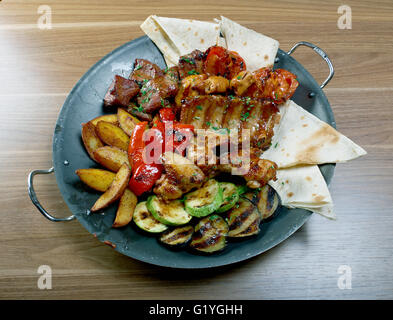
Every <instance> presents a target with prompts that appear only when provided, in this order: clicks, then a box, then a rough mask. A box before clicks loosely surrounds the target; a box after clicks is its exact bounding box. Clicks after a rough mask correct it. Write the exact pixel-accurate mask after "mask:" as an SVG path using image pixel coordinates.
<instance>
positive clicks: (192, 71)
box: [187, 69, 199, 75]
mask: <svg viewBox="0 0 393 320" xmlns="http://www.w3.org/2000/svg"><path fill="white" fill-rule="evenodd" d="M187 74H189V75H196V74H199V73H198V72H196V71H195V69H192V70H191V71H188V72H187Z"/></svg>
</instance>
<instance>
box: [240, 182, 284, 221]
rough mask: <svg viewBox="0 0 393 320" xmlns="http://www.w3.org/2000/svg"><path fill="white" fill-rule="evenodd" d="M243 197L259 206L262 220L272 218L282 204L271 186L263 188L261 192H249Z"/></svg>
mask: <svg viewBox="0 0 393 320" xmlns="http://www.w3.org/2000/svg"><path fill="white" fill-rule="evenodd" d="M243 196H244V197H246V198H247V199H249V200H251V201H252V202H253V203H254V204H255V205H256V206H257V208H258V211H259V213H260V214H261V219H262V220H266V219H269V218H270V217H272V216H273V214H274V212H275V211H276V209H277V207H278V205H279V203H280V200H279V198H278V195H277V192H276V191H274V189H273V188H272V187H271V186H269V185H266V186H264V187H262V188H261V190H260V191H259V192H249V193H246V194H244V195H243Z"/></svg>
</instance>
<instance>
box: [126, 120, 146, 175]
mask: <svg viewBox="0 0 393 320" xmlns="http://www.w3.org/2000/svg"><path fill="white" fill-rule="evenodd" d="M147 124H148V123H147V121H143V122H140V123H138V124H136V125H135V128H134V131H133V132H132V135H131V138H130V144H129V145H128V161H129V162H130V164H131V167H132V172H134V171H135V170H136V168H138V167H139V166H140V165H142V164H143V163H144V162H143V149H144V148H145V142H144V141H143V135H144V133H145V131H146V129H147Z"/></svg>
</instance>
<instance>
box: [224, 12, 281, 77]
mask: <svg viewBox="0 0 393 320" xmlns="http://www.w3.org/2000/svg"><path fill="white" fill-rule="evenodd" d="M220 30H221V33H222V35H223V36H224V38H225V41H226V45H227V49H228V50H231V51H236V52H237V53H238V54H239V55H240V56H241V57H242V58H243V59H244V61H245V63H246V66H247V70H249V71H254V70H257V69H260V68H263V67H272V66H273V64H274V60H275V58H276V54H277V50H278V47H279V43H278V41H277V40H274V39H272V38H269V37H267V36H265V35H263V34H260V33H258V32H256V31H254V30H251V29H248V28H246V27H243V26H242V25H240V24H238V23H236V22H234V21H232V20H230V19H228V18H225V17H223V16H221V21H220Z"/></svg>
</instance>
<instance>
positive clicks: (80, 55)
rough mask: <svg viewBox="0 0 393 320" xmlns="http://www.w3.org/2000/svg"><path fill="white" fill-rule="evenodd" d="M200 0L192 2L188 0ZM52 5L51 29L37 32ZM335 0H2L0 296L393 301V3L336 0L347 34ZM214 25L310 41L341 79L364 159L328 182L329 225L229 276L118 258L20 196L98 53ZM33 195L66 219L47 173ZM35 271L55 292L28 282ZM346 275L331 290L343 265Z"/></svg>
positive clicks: (41, 165)
mask: <svg viewBox="0 0 393 320" xmlns="http://www.w3.org/2000/svg"><path fill="white" fill-rule="evenodd" d="M194 2H195V3H198V4H196V5H193V4H192V3H194ZM43 3H44V4H46V5H49V6H50V8H51V11H52V23H53V26H52V29H50V30H40V29H39V28H38V27H37V20H38V19H39V17H40V14H39V13H38V12H37V10H38V7H39V6H40V5H42V4H43ZM342 4H343V3H342V1H308V0H297V1H289V0H287V1H272V2H268V1H263V2H262V1H257V0H255V1H232V0H226V1H219V0H216V1H210V0H198V1H197V2H196V1H179V0H166V1H126V0H112V1H110V2H102V1H98V0H96V1H90V0H82V1H76V0H73V1H70V0H67V1H65V0H58V1H49V0H48V1H41V0H29V1H27V0H25V1H22V0H12V1H11V0H9V1H7V0H5V1H4V0H3V1H1V2H0V84H1V86H0V114H1V120H0V121H1V126H0V212H1V214H0V298H3V299H10V298H11V299H14V298H16V299H26V298H38V299H41V298H43V299H57V298H59V299H133V298H138V299H163V298H166V299H192V298H200V299H203V298H205V299H214V298H217V299H276V298H284V299H287V298H294V299H300V298H306V299H365V298H371V299H382V298H390V299H392V298H393V272H392V258H393V235H392V234H393V232H392V230H393V217H392V211H393V210H392V207H393V204H392V203H393V184H392V182H393V181H392V179H393V162H392V152H393V108H392V101H393V43H392V34H393V3H392V1H391V0H379V1H370V0H369V1H349V0H348V1H345V3H344V4H346V5H348V6H350V7H351V9H352V29H346V30H341V29H339V28H338V27H337V20H338V18H339V17H340V16H341V14H340V13H338V12H337V11H338V7H339V6H340V5H342ZM153 13H154V14H157V15H163V16H169V17H182V18H194V19H200V20H211V19H213V18H214V17H218V16H219V15H225V16H227V17H229V18H232V19H234V20H236V21H238V22H239V23H241V24H243V25H245V26H247V27H251V28H253V29H255V30H256V31H259V32H262V33H265V34H267V35H270V36H272V37H274V38H276V39H277V40H279V41H280V47H281V48H282V49H283V50H288V49H290V48H291V46H292V45H293V44H294V43H295V42H297V41H301V40H306V41H310V42H313V43H315V44H318V45H319V46H320V47H321V48H323V49H324V50H326V52H327V53H328V54H329V56H330V58H331V59H332V61H333V63H334V66H335V70H336V74H335V76H334V79H333V80H332V81H331V83H330V84H329V85H328V86H327V87H326V89H325V90H324V91H325V93H326V95H327V97H328V99H329V101H330V103H331V106H332V108H333V111H334V113H335V117H336V122H337V128H338V129H339V131H340V132H342V133H343V134H345V135H347V136H348V137H350V138H351V139H353V140H354V141H355V142H357V143H358V144H360V145H361V146H362V147H364V148H365V149H366V150H367V151H368V155H367V156H365V157H363V158H361V159H358V160H355V161H352V162H350V163H347V164H341V165H338V166H337V169H336V172H335V176H334V178H333V181H332V183H331V187H330V190H331V193H332V197H333V200H334V202H335V210H336V212H337V215H338V220H337V221H329V220H326V219H324V218H322V217H320V216H317V215H313V216H312V218H311V219H310V220H309V221H308V222H307V223H306V224H305V225H304V226H303V227H302V228H301V229H300V230H299V231H298V232H296V233H295V234H294V235H293V236H291V237H290V238H289V239H287V240H286V241H285V242H283V243H282V244H280V245H279V246H277V247H275V248H274V249H272V250H270V251H268V252H266V253H265V254H262V255H260V256H258V257H256V258H253V259H251V260H249V261H246V262H243V263H239V264H236V265H233V266H230V267H225V268H219V269H213V270H203V271H179V270H171V269H163V268H159V267H155V266H150V265H147V264H144V263H141V262H138V261H134V260H132V259H130V258H127V257H125V256H122V255H121V254H119V253H117V252H116V251H114V250H112V249H111V248H110V247H108V246H106V245H104V244H102V243H100V242H99V241H98V240H96V239H94V238H93V236H92V235H90V234H89V233H88V232H87V231H86V230H85V229H84V228H83V227H82V226H81V225H80V224H79V223H78V222H77V221H73V222H68V223H52V222H49V221H48V220H46V219H45V218H44V217H43V216H42V215H41V214H39V213H38V211H37V210H36V208H35V207H34V206H33V204H32V203H31V202H30V199H29V197H28V194H27V175H28V173H29V172H30V171H31V170H33V169H46V168H49V167H51V166H52V134H53V131H54V126H55V122H56V119H57V115H58V113H59V111H60V108H61V106H62V105H63V102H64V100H65V98H66V96H67V94H68V93H69V92H70V90H71V89H72V87H73V86H74V85H75V83H76V82H77V81H78V79H79V78H80V77H81V76H82V75H83V74H84V73H85V72H86V71H87V70H88V69H89V68H90V66H92V65H93V64H94V63H95V62H96V61H98V60H99V59H100V58H102V57H103V56H104V55H105V54H107V53H108V52H110V51H112V50H113V49H115V48H117V47H118V46H120V45H121V44H123V43H125V42H127V41H130V40H132V39H134V38H137V37H139V36H141V35H143V33H142V31H141V30H140V29H139V25H140V23H141V22H142V21H143V20H144V19H145V18H146V17H147V16H148V15H149V14H153ZM294 57H295V58H296V59H298V60H299V61H300V62H301V63H302V64H304V65H305V66H306V68H307V69H308V70H309V71H310V72H311V74H313V75H314V77H315V78H316V79H317V80H318V81H322V80H323V79H324V78H325V77H326V75H327V73H328V70H327V66H326V65H325V63H324V62H323V61H322V60H321V59H320V58H319V57H318V56H317V55H315V53H313V52H312V50H309V49H306V48H304V49H303V48H301V49H298V50H297V52H296V53H295V54H294ZM36 186H37V190H38V191H37V192H38V196H39V199H40V200H41V202H42V203H43V204H44V206H45V207H46V208H47V209H48V210H49V211H50V212H54V213H56V214H57V215H62V216H67V215H69V214H70V211H69V209H68V208H67V206H66V205H65V203H64V202H63V199H62V197H61V196H60V193H59V191H58V188H57V184H56V181H55V178H54V176H53V175H49V176H39V177H37V179H36ZM40 265H49V266H50V267H51V268H52V272H53V279H52V289H51V290H40V289H39V288H38V287H37V280H38V277H39V274H38V273H37V269H38V267H39V266H40ZM341 265H347V266H349V267H350V268H351V273H352V288H351V289H340V288H339V287H338V279H339V277H340V274H339V273H338V269H339V267H340V266H341Z"/></svg>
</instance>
